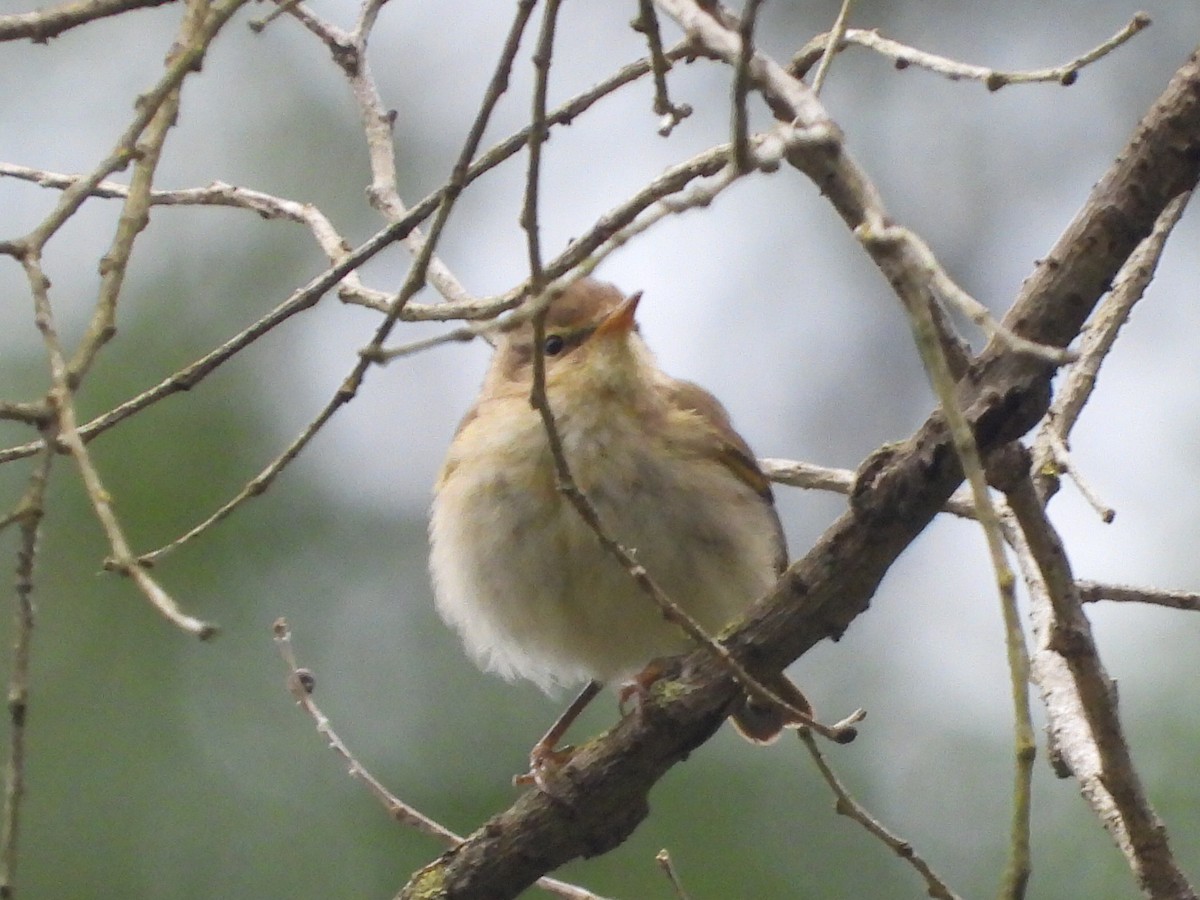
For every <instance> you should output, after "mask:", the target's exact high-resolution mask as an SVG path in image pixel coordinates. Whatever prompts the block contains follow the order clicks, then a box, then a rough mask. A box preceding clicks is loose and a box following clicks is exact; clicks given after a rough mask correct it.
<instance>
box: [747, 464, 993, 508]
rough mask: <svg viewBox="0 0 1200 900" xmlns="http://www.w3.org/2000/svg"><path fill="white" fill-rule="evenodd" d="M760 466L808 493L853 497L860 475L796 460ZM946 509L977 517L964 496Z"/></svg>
mask: <svg viewBox="0 0 1200 900" xmlns="http://www.w3.org/2000/svg"><path fill="white" fill-rule="evenodd" d="M758 467H759V468H760V469H762V471H763V474H764V475H766V476H767V477H768V478H769V479H771V480H772V481H773V482H775V483H776V484H786V485H787V486H788V487H797V488H804V489H805V490H812V491H831V492H832V493H835V494H845V495H849V494H850V493H851V491H852V490H853V489H854V484H855V481H856V475H855V473H854V472H853V471H851V470H850V469H833V468H830V467H828V466H818V465H816V464H815V463H807V462H802V461H800V460H795V459H760V460H759V461H758ZM945 509H946V512H948V513H953V514H954V515H956V516H959V517H960V518H963V519H974V518H976V516H975V506H974V505H973V504H972V503H971V501H970V499H969V498H967V497H964V496H960V495H955V496H954V497H951V498H950V499H949V500H948V501H947V502H946V506H945Z"/></svg>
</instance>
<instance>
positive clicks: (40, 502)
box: [0, 446, 54, 897]
mask: <svg viewBox="0 0 1200 900" xmlns="http://www.w3.org/2000/svg"><path fill="white" fill-rule="evenodd" d="M53 459H54V454H53V452H51V450H50V449H49V447H48V446H47V447H46V448H45V449H44V450H43V451H42V456H41V459H40V460H39V461H38V463H37V465H36V466H35V467H34V470H33V472H32V474H31V475H30V477H29V486H28V487H27V488H26V490H25V496H24V497H22V498H21V502H20V503H19V504H18V505H17V508H16V509H15V510H14V511H13V520H14V521H17V522H19V523H20V526H21V542H20V546H19V548H18V550H17V567H16V579H15V583H14V585H13V630H12V668H11V670H10V673H9V677H8V760H7V762H6V763H5V767H4V819H3V823H2V825H0V897H11V896H13V895H14V893H15V890H16V881H17V861H18V855H17V850H18V838H19V836H20V830H21V814H22V809H23V806H22V804H23V801H24V798H25V749H26V745H25V738H26V734H27V732H26V727H25V726H26V721H27V719H28V713H29V673H30V661H31V652H32V647H33V623H34V606H33V572H34V562H35V560H36V559H37V548H38V536H39V530H40V528H41V522H42V517H43V516H44V515H45V511H46V507H45V500H46V485H47V483H48V482H49V478H50V464H51V463H52V462H53Z"/></svg>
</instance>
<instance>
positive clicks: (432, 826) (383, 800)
mask: <svg viewBox="0 0 1200 900" xmlns="http://www.w3.org/2000/svg"><path fill="white" fill-rule="evenodd" d="M272 631H273V633H274V635H275V646H276V648H277V649H278V650H279V655H280V656H282V657H283V662H284V664H285V665H286V666H287V669H288V679H287V687H288V692H289V693H290V694H291V695H292V699H294V700H295V701H296V705H297V706H298V707H300V709H301V710H303V711H304V713H305V714H306V715H307V716H308V717H309V718H310V719H312V720H313V724H314V725H316V727H317V734H319V735H320V736H321V738H322V739H323V740H324V741H325V743H326V744H328V745H329V749H330V750H332V751H333V752H334V753H336V754H337V755H338V756H339V757H341V759H342V761H343V762H344V763H345V764H346V771H347V772H348V773H349V774H350V777H351V778H354V779H355V780H357V781H359V782H360V783H362V784H364V785H366V788H367V790H368V791H369V792H370V794H371V796H372V797H374V798H375V799H376V800H378V801H379V803H380V804H381V805H382V806H383V808H384V810H386V811H387V814H388V816H389V817H391V818H392V819H394V820H396V821H397V822H399V823H400V824H401V825H407V826H408V827H409V828H412V829H413V830H415V831H419V832H421V834H426V835H429V836H430V837H433V838H436V839H437V840H439V841H441V842H442V844H444V845H445V846H447V847H457V846H458V845H459V844H461V843H462V841H463V839H462V838H461V837H460V836H459V835H457V834H455V833H454V832H453V831H451V830H450V829H449V828H447V827H446V826H444V825H442V824H441V823H439V822H436V821H435V820H433V819H431V818H429V816H427V815H425V814H424V813H422V812H420V811H419V810H417V809H416V808H414V807H413V806H410V805H409V804H407V803H405V802H404V801H403V800H401V799H400V798H399V797H397V796H396V795H395V794H393V793H392V792H391V791H389V790H388V789H387V787H386V786H385V785H384V783H383V782H382V781H380V780H379V779H378V778H376V777H375V776H374V775H372V774H371V772H370V770H368V769H367V767H366V766H364V765H363V764H362V763H361V762H359V760H358V757H356V756H355V755H354V753H353V752H352V751H351V750H350V748H349V747H348V746H346V742H345V741H343V740H342V739H341V737H339V736H338V733H337V732H336V731H334V730H333V725H331V724H330V722H329V718H328V717H327V716H326V715H325V714H324V713H323V712H321V708H320V707H319V706H317V703H316V701H315V700H313V691H314V690H315V688H316V679H315V677H314V676H313V673H312V671H311V670H309V669H302V668H300V666H299V664H298V663H297V662H296V652H295V650H294V649H293V648H292V630H291V628H290V627H289V626H288V623H287V621H286V620H285V619H276V620H275V624H274V626H273V627H272ZM537 886H538V887H540V888H541V889H542V890H544V891H548V892H549V893H551V894H553V895H554V896H556V897H564V898H566V900H604V898H603V897H601V896H599V895H598V894H593V893H592V892H591V891H587V890H584V889H583V888H581V887H576V886H575V885H573V884H567V883H566V882H565V881H559V880H558V879H556V878H540V879H538V882H537Z"/></svg>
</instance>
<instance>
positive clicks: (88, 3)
mask: <svg viewBox="0 0 1200 900" xmlns="http://www.w3.org/2000/svg"><path fill="white" fill-rule="evenodd" d="M174 2H175V0H70V2H67V3H60V4H59V5H58V6H49V7H45V8H43V9H39V10H36V11H34V12H27V13H13V14H11V15H7V16H0V41H12V40H19V39H21V38H28V39H29V40H31V41H33V42H34V43H35V44H44V43H46V42H48V41H49V40H50V38H52V37H57V36H58V35H60V34H62V33H63V32H64V31H66V30H68V29H70V28H74V27H76V26H77V25H86V24H87V23H88V22H94V21H95V20H96V19H103V18H105V17H107V16H116V15H120V14H121V13H123V12H128V11H129V10H131V9H143V8H146V7H151V6H163V5H164V4H167V3H174Z"/></svg>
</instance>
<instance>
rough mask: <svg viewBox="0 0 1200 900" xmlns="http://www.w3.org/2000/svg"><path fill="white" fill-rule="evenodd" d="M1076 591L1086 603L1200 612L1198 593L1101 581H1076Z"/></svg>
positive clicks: (1199, 593)
mask: <svg viewBox="0 0 1200 900" xmlns="http://www.w3.org/2000/svg"><path fill="white" fill-rule="evenodd" d="M1075 589H1076V590H1077V591H1078V592H1079V599H1080V600H1082V601H1083V602H1084V603H1099V602H1100V601H1102V600H1108V601H1111V602H1113V603H1148V604H1150V605H1152V606H1167V607H1170V608H1171V609H1186V610H1190V611H1192V612H1200V592H1196V591H1164V590H1159V589H1158V588H1140V587H1132V586H1130V585H1125V584H1104V583H1102V582H1099V581H1076V582H1075Z"/></svg>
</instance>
